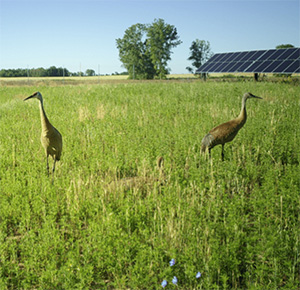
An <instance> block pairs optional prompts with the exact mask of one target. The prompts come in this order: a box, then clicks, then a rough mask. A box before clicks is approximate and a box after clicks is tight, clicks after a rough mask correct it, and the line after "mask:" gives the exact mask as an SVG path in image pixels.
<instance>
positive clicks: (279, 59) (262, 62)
mask: <svg viewBox="0 0 300 290" xmlns="http://www.w3.org/2000/svg"><path fill="white" fill-rule="evenodd" d="M211 72H215V73H218V72H224V73H225V72H230V73H235V72H249V73H251V72H253V73H289V74H290V73H299V72H300V48H298V47H294V48H286V49H269V50H256V51H242V52H229V53H218V54H215V55H214V56H213V57H211V58H210V59H209V60H208V61H207V62H206V63H205V64H204V65H202V66H201V67H200V68H199V69H198V70H197V73H211Z"/></svg>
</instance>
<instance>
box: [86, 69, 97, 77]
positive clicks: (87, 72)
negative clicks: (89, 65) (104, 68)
mask: <svg viewBox="0 0 300 290" xmlns="http://www.w3.org/2000/svg"><path fill="white" fill-rule="evenodd" d="M85 74H86V75H87V76H88V77H92V76H94V75H95V71H94V70H93V69H87V70H86V71H85Z"/></svg>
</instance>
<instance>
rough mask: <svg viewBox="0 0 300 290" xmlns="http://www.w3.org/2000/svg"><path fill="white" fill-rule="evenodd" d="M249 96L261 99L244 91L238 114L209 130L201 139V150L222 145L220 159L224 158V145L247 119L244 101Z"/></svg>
mask: <svg viewBox="0 0 300 290" xmlns="http://www.w3.org/2000/svg"><path fill="white" fill-rule="evenodd" d="M250 98H257V99H262V98H261V97H257V96H254V95H252V94H251V93H245V94H244V96H243V99H242V109H241V112H240V114H239V116H238V117H237V118H235V119H233V120H231V121H228V122H226V123H223V124H221V125H219V126H217V127H215V128H213V129H211V130H210V131H209V133H208V134H207V135H205V136H204V138H203V139H202V145H201V151H202V152H205V151H207V150H208V152H209V155H210V150H211V149H212V148H214V147H215V146H216V145H219V144H221V145H222V160H224V145H225V143H228V142H230V141H232V140H233V139H234V137H235V136H236V134H237V133H238V132H239V130H240V129H241V128H242V127H243V126H244V124H245V123H246V120H247V112H246V101H247V100H248V99H250Z"/></svg>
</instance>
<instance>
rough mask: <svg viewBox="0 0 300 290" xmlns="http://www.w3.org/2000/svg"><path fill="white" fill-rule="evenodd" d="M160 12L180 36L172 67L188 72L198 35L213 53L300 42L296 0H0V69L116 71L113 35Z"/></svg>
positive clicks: (148, 21)
mask: <svg viewBox="0 0 300 290" xmlns="http://www.w3.org/2000/svg"><path fill="white" fill-rule="evenodd" d="M159 18H162V19H163V20H164V21H165V23H167V24H170V25H174V26H175V27H176V29H177V32H178V35H179V37H180V40H181V41H182V44H180V45H179V46H177V47H176V48H173V49H172V55H171V60H170V61H169V63H168V67H169V68H170V69H171V73H172V74H182V73H188V71H187V70H186V67H187V66H191V61H188V60H187V59H188V57H189V54H190V49H189V48H190V46H191V44H192V42H193V41H194V40H196V39H200V40H206V41H209V42H210V45H211V50H212V52H214V53H220V52H235V51H245V50H261V49H271V48H275V47H276V46H277V45H279V44H292V45H294V46H296V47H300V0H251V1H248V0H160V1H159V0H0V69H10V68H11V69H16V68H39V67H43V68H49V67H50V66H56V67H65V68H67V69H68V70H69V71H70V72H79V71H82V72H85V71H86V70H87V69H93V70H94V71H95V72H96V74H98V73H100V74H112V73H115V72H119V73H120V72H123V71H125V68H124V67H123V66H122V63H121V62H120V60H119V53H118V49H117V47H116V39H117V38H122V37H123V36H124V33H125V30H126V29H127V28H129V27H130V26H131V25H134V24H137V23H143V24H151V23H153V22H154V20H155V19H159Z"/></svg>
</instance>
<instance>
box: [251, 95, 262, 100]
mask: <svg viewBox="0 0 300 290" xmlns="http://www.w3.org/2000/svg"><path fill="white" fill-rule="evenodd" d="M251 98H256V99H262V98H261V97H258V96H254V95H252V94H251Z"/></svg>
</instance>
